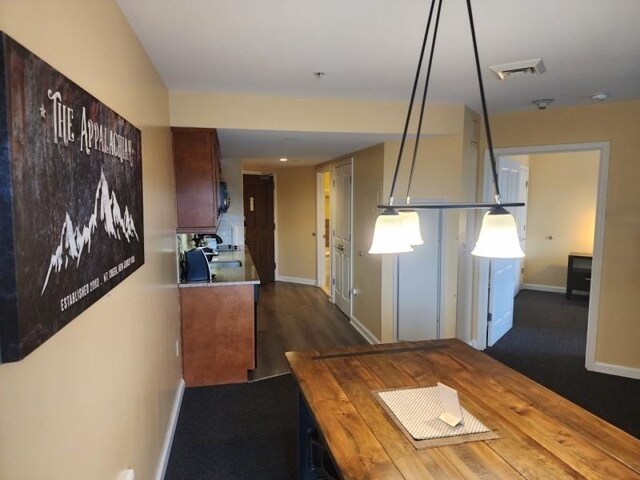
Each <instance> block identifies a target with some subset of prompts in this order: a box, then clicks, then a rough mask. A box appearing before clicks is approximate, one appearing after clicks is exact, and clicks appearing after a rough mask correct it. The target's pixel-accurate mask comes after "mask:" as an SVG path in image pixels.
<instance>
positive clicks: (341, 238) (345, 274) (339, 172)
mask: <svg viewBox="0 0 640 480" xmlns="http://www.w3.org/2000/svg"><path fill="white" fill-rule="evenodd" d="M333 193H334V198H335V203H334V205H335V210H334V219H335V222H334V229H333V251H332V253H333V264H334V269H333V274H334V276H333V282H334V298H335V302H336V305H337V306H338V308H339V309H340V310H342V312H344V314H345V315H347V316H349V317H351V162H349V163H347V164H343V165H338V166H336V167H334V170H333Z"/></svg>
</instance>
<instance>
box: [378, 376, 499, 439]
mask: <svg viewBox="0 0 640 480" xmlns="http://www.w3.org/2000/svg"><path fill="white" fill-rule="evenodd" d="M377 395H378V396H379V397H380V399H381V400H382V401H383V402H384V404H385V405H386V406H387V407H388V408H389V410H390V411H391V412H392V413H393V414H394V415H395V416H396V418H397V419H398V421H399V422H400V423H401V424H402V426H403V427H404V428H405V429H406V430H407V432H409V434H410V435H411V436H412V437H413V438H414V439H416V440H426V439H433V438H445V437H453V436H457V435H468V434H474V433H484V432H490V430H489V429H488V428H487V427H485V426H484V425H483V424H482V423H481V422H480V421H479V420H478V419H477V418H475V417H474V416H473V415H471V414H470V413H469V412H468V411H467V410H465V409H464V408H462V423H460V424H459V425H457V426H455V427H450V426H449V425H447V424H446V423H444V422H443V421H442V420H440V419H439V418H438V417H439V416H440V414H441V413H442V412H443V409H442V404H441V403H440V396H439V395H438V387H427V388H410V389H401V390H387V391H384V392H378V393H377Z"/></svg>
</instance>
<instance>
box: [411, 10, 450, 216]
mask: <svg viewBox="0 0 640 480" xmlns="http://www.w3.org/2000/svg"><path fill="white" fill-rule="evenodd" d="M441 11H442V0H439V2H438V12H437V13H436V23H435V25H434V26H433V39H432V40H431V52H430V53H429V63H427V76H426V78H425V81H424V92H423V93H422V104H421V105H420V119H419V120H418V132H417V134H416V143H415V145H414V146H413V159H412V160H411V170H410V171H409V181H408V182H407V203H409V190H410V189H411V180H412V179H413V169H414V168H415V166H416V157H417V156H418V145H419V144H420V134H421V133H422V120H423V118H424V110H425V108H424V107H425V104H426V101H427V91H428V90H429V80H430V79H431V66H432V65H433V55H434V53H435V50H436V39H437V38H438V26H439V25H440V12H441Z"/></svg>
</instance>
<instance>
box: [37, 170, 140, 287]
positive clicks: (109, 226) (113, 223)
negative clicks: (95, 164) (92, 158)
mask: <svg viewBox="0 0 640 480" xmlns="http://www.w3.org/2000/svg"><path fill="white" fill-rule="evenodd" d="M98 225H101V227H102V228H104V231H105V232H106V233H107V234H108V235H109V237H113V238H115V239H116V240H119V241H123V240H126V241H127V242H130V240H131V239H132V238H133V237H135V238H136V240H138V241H139V240H140V239H139V238H138V232H137V231H136V227H135V225H134V221H133V217H132V216H131V214H130V213H129V208H128V207H127V206H125V208H124V212H122V210H121V208H120V204H119V203H118V199H117V197H116V194H115V192H114V191H111V192H109V184H108V183H107V179H106V177H105V176H104V171H101V172H100V182H99V183H98V188H97V189H96V199H95V203H94V204H93V214H92V215H91V217H89V222H88V224H86V225H82V226H79V225H78V226H74V224H73V222H72V221H71V217H70V216H69V212H67V213H66V215H65V219H64V223H63V225H62V231H61V232H60V244H59V245H58V247H57V248H56V251H55V253H53V254H52V255H51V262H50V263H49V271H48V272H47V278H45V280H44V285H43V286H42V292H40V295H42V294H44V291H45V290H46V288H47V284H48V283H49V276H50V275H51V271H52V270H53V271H54V272H56V273H58V272H60V271H61V270H62V269H63V268H64V269H65V270H66V268H67V266H68V265H69V262H75V264H76V268H77V267H78V266H79V265H80V258H81V257H82V253H83V252H84V251H85V250H86V252H87V253H86V254H87V255H88V254H90V253H91V237H92V236H93V234H94V232H95V231H96V229H97V228H99V227H98Z"/></svg>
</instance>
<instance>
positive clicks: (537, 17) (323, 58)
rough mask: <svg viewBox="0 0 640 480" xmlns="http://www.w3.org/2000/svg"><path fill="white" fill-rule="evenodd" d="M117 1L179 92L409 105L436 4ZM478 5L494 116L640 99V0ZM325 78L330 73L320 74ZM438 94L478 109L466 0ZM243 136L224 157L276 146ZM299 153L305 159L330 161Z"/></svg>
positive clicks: (405, 0)
mask: <svg viewBox="0 0 640 480" xmlns="http://www.w3.org/2000/svg"><path fill="white" fill-rule="evenodd" d="M118 3H119V5H120V7H121V8H122V10H123V12H124V14H125V15H126V17H127V18H128V20H129V22H130V24H131V25H132V27H133V29H134V31H135V32H136V34H137V35H138V37H139V39H140V40H141V42H142V44H143V45H144V47H145V49H146V51H147V53H148V54H149V56H150V58H151V60H152V62H153V63H154V64H155V66H156V68H157V69H158V71H159V73H160V75H161V77H162V78H163V80H164V82H165V84H166V85H167V87H168V88H169V89H170V90H182V91H208V92H210V91H215V92H234V93H252V94H266V95H288V96H298V97H300V96H302V97H332V98H350V99H373V100H407V99H408V97H409V93H410V88H411V83H412V79H413V75H414V73H415V67H416V63H417V57H418V53H419V46H420V42H421V40H422V35H423V33H424V27H425V24H426V17H427V13H428V8H429V5H430V2H429V1H428V0H349V1H344V0H315V1H311V0H269V1H265V0H207V1H204V0H118ZM473 5H474V19H475V24H476V33H477V36H478V47H479V53H480V60H481V64H482V68H483V76H484V80H485V88H486V92H487V101H488V104H489V110H490V112H500V111H513V110H522V109H531V108H535V107H534V106H533V105H532V104H531V101H532V100H534V99H539V98H554V99H555V102H554V103H553V104H552V105H551V106H550V107H549V108H554V107H556V106H566V105H578V104H585V103H590V102H592V100H591V98H590V97H591V95H592V94H594V93H596V92H603V91H604V92H609V93H610V98H609V100H608V101H616V100H625V99H631V98H640V28H638V25H637V23H638V19H640V1H639V0H609V1H603V0H561V1H559V0H475V1H474V2H473ZM532 58H542V59H543V60H544V63H545V65H546V68H547V71H546V72H545V73H544V74H543V75H541V76H521V77H517V78H509V79H507V80H505V81H499V80H498V79H497V78H496V77H495V76H493V74H492V73H491V72H490V71H489V70H488V66H489V65H494V64H502V63H508V62H514V61H519V60H528V59H532ZM316 71H322V72H325V75H323V76H322V77H320V78H316V77H315V76H314V75H313V72H316ZM429 99H430V100H434V101H439V102H448V103H457V104H460V103H464V104H466V105H468V106H469V107H471V108H473V109H474V110H476V111H479V109H480V105H479V95H478V86H477V81H476V76H475V70H474V63H473V56H472V49H471V39H470V34H469V27H468V18H467V14H466V10H465V1H464V0H446V1H445V2H444V6H443V10H442V17H441V22H440V30H439V34H438V44H437V47H436V53H435V59H434V67H433V72H432V79H431V84H430V91H429ZM244 134H245V137H244V141H242V142H238V144H240V143H243V144H245V145H246V146H247V151H246V152H243V151H242V149H241V148H239V147H237V145H236V146H233V147H231V146H229V148H230V150H229V151H230V152H233V153H232V154H230V155H229V154H228V153H227V152H225V151H223V154H224V155H225V156H241V157H244V156H253V153H257V150H255V148H257V147H258V146H259V145H262V146H265V145H267V144H268V141H267V140H268V138H269V135H268V134H267V132H264V133H263V134H259V133H256V132H252V131H244ZM240 135H242V131H235V130H234V131H229V132H228V134H224V136H225V137H228V138H230V139H238V137H239V136H240ZM274 135H275V134H274ZM282 135H287V133H286V132H285V133H282V132H281V135H275V136H274V138H273V142H271V146H276V145H278V144H282V140H283V138H284V137H282ZM292 136H295V135H294V134H291V135H289V137H290V138H292ZM300 140H302V138H300ZM357 141H358V140H356V142H357ZM221 143H222V147H223V150H224V149H225V148H226V147H225V144H224V142H221ZM312 143H313V140H310V145H311V144H312ZM316 143H317V142H316ZM343 143H345V146H346V143H348V142H343ZM317 146H318V145H315V147H316V148H317ZM296 148H298V150H296V151H299V152H300V153H301V157H302V156H305V155H306V156H307V157H313V156H316V157H324V156H326V154H324V153H321V154H318V153H319V152H318V150H317V149H316V150H313V151H312V149H311V148H309V149H307V150H306V151H305V152H303V151H301V150H299V148H300V146H298V147H296ZM267 150H268V149H267V148H265V151H267ZM268 151H271V150H268ZM250 152H253V153H250ZM347 152H348V151H343V152H340V154H342V153H347ZM249 153H250V155H249ZM334 153H335V152H334ZM302 154H304V155H302ZM280 155H282V154H277V155H275V156H276V157H279V156H280ZM260 156H264V157H266V156H268V155H264V154H261V155H260Z"/></svg>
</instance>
